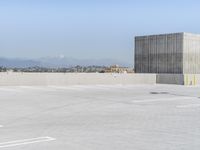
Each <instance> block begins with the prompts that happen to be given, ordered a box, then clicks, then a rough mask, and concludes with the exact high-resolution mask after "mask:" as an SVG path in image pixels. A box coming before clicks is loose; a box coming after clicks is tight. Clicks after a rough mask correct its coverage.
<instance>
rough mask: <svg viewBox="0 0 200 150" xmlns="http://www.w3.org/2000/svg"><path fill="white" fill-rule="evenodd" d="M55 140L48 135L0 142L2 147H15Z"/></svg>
mask: <svg viewBox="0 0 200 150" xmlns="http://www.w3.org/2000/svg"><path fill="white" fill-rule="evenodd" d="M53 140H56V139H55V138H52V137H48V136H47V137H38V138H31V139H23V140H16V141H9V142H3V143H0V148H4V147H14V146H20V145H27V144H33V143H40V142H48V141H53Z"/></svg>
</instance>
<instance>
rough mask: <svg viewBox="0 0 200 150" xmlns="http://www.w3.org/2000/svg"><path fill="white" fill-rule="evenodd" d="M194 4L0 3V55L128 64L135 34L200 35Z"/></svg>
mask: <svg viewBox="0 0 200 150" xmlns="http://www.w3.org/2000/svg"><path fill="white" fill-rule="evenodd" d="M199 16H200V1H198V0H0V57H23V58H24V57H26V58H38V57H45V56H59V55H65V56H66V57H73V58H95V59H101V58H113V59H118V60H122V61H126V62H131V61H132V60H133V39H134V36H136V35H144V34H156V33H166V32H183V31H185V32H194V33H200V19H199V18H200V17H199Z"/></svg>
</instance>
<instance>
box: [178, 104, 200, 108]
mask: <svg viewBox="0 0 200 150" xmlns="http://www.w3.org/2000/svg"><path fill="white" fill-rule="evenodd" d="M176 107H177V108H196V107H200V104H188V105H178V106H176Z"/></svg>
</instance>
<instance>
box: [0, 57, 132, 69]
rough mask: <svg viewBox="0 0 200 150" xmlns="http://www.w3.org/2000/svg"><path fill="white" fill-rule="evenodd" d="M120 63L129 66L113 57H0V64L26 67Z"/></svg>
mask: <svg viewBox="0 0 200 150" xmlns="http://www.w3.org/2000/svg"><path fill="white" fill-rule="evenodd" d="M115 64H117V65H120V66H124V67H130V66H131V64H129V63H126V62H122V61H118V60H114V59H74V58H67V57H44V58H39V59H21V58H3V57H1V58H0V66H2V67H10V68H14V67H16V68H26V67H34V66H39V67H49V68H58V67H73V66H77V65H80V66H92V65H95V66H111V65H115Z"/></svg>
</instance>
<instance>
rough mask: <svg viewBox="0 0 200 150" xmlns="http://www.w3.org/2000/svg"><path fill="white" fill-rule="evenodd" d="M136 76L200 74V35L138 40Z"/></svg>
mask: <svg viewBox="0 0 200 150" xmlns="http://www.w3.org/2000/svg"><path fill="white" fill-rule="evenodd" d="M135 72H136V73H172V74H197V73H200V35H197V34H191V33H172V34H160V35H150V36H137V37H135Z"/></svg>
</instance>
